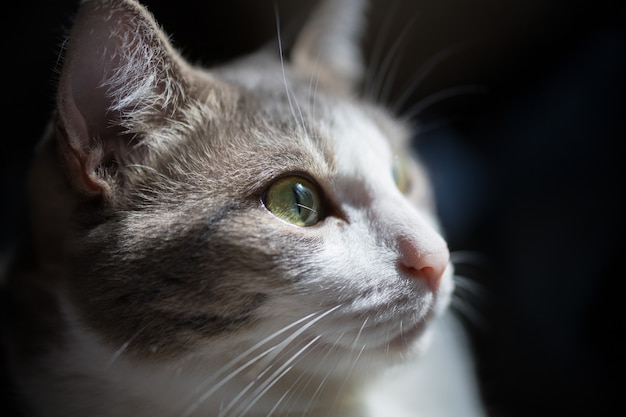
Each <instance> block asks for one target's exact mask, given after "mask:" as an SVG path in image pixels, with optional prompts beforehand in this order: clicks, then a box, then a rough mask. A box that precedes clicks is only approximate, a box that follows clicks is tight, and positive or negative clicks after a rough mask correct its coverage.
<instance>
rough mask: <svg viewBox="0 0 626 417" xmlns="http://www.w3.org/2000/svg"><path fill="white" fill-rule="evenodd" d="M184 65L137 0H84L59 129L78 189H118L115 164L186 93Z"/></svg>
mask: <svg viewBox="0 0 626 417" xmlns="http://www.w3.org/2000/svg"><path fill="white" fill-rule="evenodd" d="M184 65H185V64H184V61H183V60H182V59H181V58H180V57H179V56H178V54H177V53H176V52H175V50H174V49H173V48H172V47H171V45H170V43H169V42H168V40H167V38H166V36H165V35H164V33H163V32H162V30H161V29H160V28H159V27H158V25H157V24H156V22H155V21H154V19H153V18H152V16H151V15H150V14H149V13H148V12H147V10H146V9H144V8H143V7H142V6H140V5H139V4H138V3H136V2H135V1H132V0H94V1H84V2H83V3H82V5H81V8H80V10H79V12H78V15H77V18H76V21H75V24H74V26H73V29H72V32H71V34H70V38H69V44H68V46H67V49H66V58H65V62H64V66H63V69H62V72H61V77H60V80H59V81H60V82H59V90H58V96H57V112H58V122H57V132H58V134H57V136H58V139H59V144H60V147H61V154H62V155H63V157H64V159H65V163H66V165H67V167H68V169H69V176H70V180H71V181H72V183H73V185H74V186H75V188H76V189H78V191H80V192H82V193H84V194H87V195H91V196H94V195H101V194H107V193H110V192H111V187H112V181H110V172H107V169H108V171H111V169H113V168H112V167H114V166H115V165H116V164H117V163H119V160H120V159H123V158H124V154H125V153H127V152H128V151H129V150H130V149H131V147H132V146H134V145H136V143H137V141H139V140H140V139H141V135H142V133H145V131H144V132H142V130H145V129H146V128H147V126H148V123H147V122H148V121H149V122H150V125H158V124H159V123H160V121H163V120H165V119H166V118H167V117H169V116H171V115H172V114H173V113H174V112H175V110H176V108H177V106H179V105H180V103H181V102H182V100H183V99H184V95H185V77H184V76H183V71H184ZM107 166H108V168H107Z"/></svg>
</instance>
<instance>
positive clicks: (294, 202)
mask: <svg viewBox="0 0 626 417" xmlns="http://www.w3.org/2000/svg"><path fill="white" fill-rule="evenodd" d="M263 203H264V204H265V207H267V209H268V210H269V211H270V212H271V213H272V214H274V215H275V216H276V217H278V218H279V219H282V220H284V221H286V222H289V223H291V224H295V225H296V226H305V227H306V226H313V225H314V224H316V223H317V222H319V220H320V212H321V200H320V196H319V193H318V192H317V188H316V187H315V185H313V184H312V183H311V182H310V181H309V180H307V179H305V178H302V177H297V176H291V177H284V178H280V179H278V180H277V181H276V182H274V183H273V184H272V185H271V186H270V187H269V188H268V190H267V192H266V194H265V197H264V199H263Z"/></svg>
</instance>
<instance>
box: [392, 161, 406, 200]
mask: <svg viewBox="0 0 626 417" xmlns="http://www.w3.org/2000/svg"><path fill="white" fill-rule="evenodd" d="M391 174H392V175H393V180H394V182H395V183H396V187H398V189H399V190H400V191H401V192H402V193H406V192H407V191H409V188H410V186H411V181H410V179H409V170H408V166H407V161H406V157H404V156H402V155H396V156H394V158H393V166H392V168H391Z"/></svg>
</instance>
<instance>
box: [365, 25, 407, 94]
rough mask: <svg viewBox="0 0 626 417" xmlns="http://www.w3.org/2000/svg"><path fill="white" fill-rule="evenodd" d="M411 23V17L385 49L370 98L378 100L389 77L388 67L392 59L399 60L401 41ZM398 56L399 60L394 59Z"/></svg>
mask: <svg viewBox="0 0 626 417" xmlns="http://www.w3.org/2000/svg"><path fill="white" fill-rule="evenodd" d="M412 23H413V19H412V20H411V21H409V22H408V23H407V24H406V26H405V27H404V29H403V30H402V32H400V35H399V36H398V37H397V38H396V40H395V41H394V42H393V44H392V45H391V47H390V48H389V50H388V51H387V54H386V55H385V58H384V59H383V62H382V63H381V65H380V67H379V68H378V73H377V74H376V79H374V83H373V85H372V86H371V88H370V95H369V98H370V99H371V100H373V101H375V102H380V98H381V97H380V93H381V91H382V89H383V85H384V83H385V82H386V81H387V80H388V79H389V78H390V77H389V75H390V72H389V67H390V66H391V65H392V64H393V62H394V61H400V60H401V58H402V55H400V54H398V51H399V49H400V46H401V45H402V43H403V42H404V41H405V39H406V37H407V35H408V32H409V30H410V29H411V25H412ZM398 56H400V59H399V60H397V59H396V58H397V57H398Z"/></svg>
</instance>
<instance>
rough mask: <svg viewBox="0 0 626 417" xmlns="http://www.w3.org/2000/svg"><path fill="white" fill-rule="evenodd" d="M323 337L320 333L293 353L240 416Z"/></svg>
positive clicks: (259, 390) (260, 388) (261, 386)
mask: <svg viewBox="0 0 626 417" xmlns="http://www.w3.org/2000/svg"><path fill="white" fill-rule="evenodd" d="M320 338H321V336H320V335H318V336H316V337H314V338H313V339H312V340H311V341H309V342H308V343H307V344H306V345H304V346H303V347H302V348H300V349H299V350H298V351H297V352H296V353H295V354H294V355H292V356H291V357H290V358H289V360H287V361H285V363H283V364H282V365H281V366H280V367H279V368H278V369H277V370H276V371H274V373H273V374H272V375H270V377H269V378H267V379H266V380H265V382H263V383H262V384H261V385H260V386H259V387H258V388H257V390H256V391H255V392H254V399H253V400H252V401H250V403H249V404H248V406H247V407H246V408H245V409H243V411H241V412H240V413H239V414H238V416H245V415H246V413H247V412H248V411H250V409H251V408H252V407H253V406H254V404H256V403H257V401H259V399H261V397H262V396H263V395H264V394H265V393H266V392H267V391H269V390H270V389H271V388H272V386H274V385H275V384H276V383H277V382H278V381H279V380H280V379H281V378H282V377H283V376H285V375H286V374H287V373H288V372H289V371H290V370H291V369H292V368H293V365H291V364H292V363H293V362H294V361H295V360H296V359H298V358H299V357H300V355H302V353H303V352H305V351H306V350H307V349H308V348H309V347H311V346H312V345H313V344H314V343H316V342H317V341H318V340H319V339H320Z"/></svg>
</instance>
